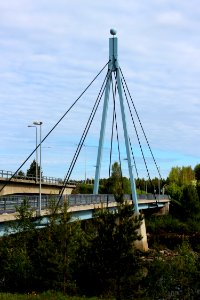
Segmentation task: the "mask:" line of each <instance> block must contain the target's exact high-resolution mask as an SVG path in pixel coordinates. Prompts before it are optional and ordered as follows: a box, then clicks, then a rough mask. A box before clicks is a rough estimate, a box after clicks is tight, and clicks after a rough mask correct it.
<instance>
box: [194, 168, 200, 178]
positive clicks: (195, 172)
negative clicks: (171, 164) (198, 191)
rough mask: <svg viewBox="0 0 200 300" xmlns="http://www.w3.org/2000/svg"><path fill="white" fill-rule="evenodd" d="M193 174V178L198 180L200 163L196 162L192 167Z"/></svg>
mask: <svg viewBox="0 0 200 300" xmlns="http://www.w3.org/2000/svg"><path fill="white" fill-rule="evenodd" d="M194 174H195V179H196V180H197V182H198V181H200V164H197V165H196V166H195V167H194Z"/></svg>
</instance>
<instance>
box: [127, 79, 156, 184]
mask: <svg viewBox="0 0 200 300" xmlns="http://www.w3.org/2000/svg"><path fill="white" fill-rule="evenodd" d="M121 83H122V87H123V90H124V94H125V97H126V101H127V104H128V108H129V112H130V115H131V119H132V122H133V126H134V128H135V133H136V136H137V140H138V143H139V147H140V151H141V153H142V157H143V160H144V163H145V167H146V171H147V174H148V177H149V179H150V174H149V170H148V167H147V162H146V159H145V156H144V152H143V149H142V144H141V142H140V138H139V134H138V131H137V128H136V125H135V121H134V119H133V114H132V111H131V107H130V103H129V101H128V97H127V93H126V90H125V86H124V83H123V81H122V80H121ZM150 180H151V179H150Z"/></svg>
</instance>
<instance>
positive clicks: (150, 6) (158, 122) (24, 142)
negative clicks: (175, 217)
mask: <svg viewBox="0 0 200 300" xmlns="http://www.w3.org/2000/svg"><path fill="white" fill-rule="evenodd" d="M196 4H197V1H179V0H175V1H164V0H163V1H161V0H153V1H151V3H150V2H149V1H140V2H139V1H136V0H135V1H126V3H125V2H123V1H114V0H111V1H96V2H95V1H93V2H91V1H89V0H87V1H84V3H83V2H82V1H80V0H75V1H73V2H71V1H64V0H58V1H56V3H55V1H51V0H48V1H47V0H43V1H39V0H34V1H33V0H29V1H25V0H19V1H14V2H13V1H11V0H7V1H1V3H0V36H1V39H0V65H1V69H0V79H1V85H0V105H1V107H2V108H3V114H2V116H1V119H0V128H1V144H2V146H1V148H0V153H1V154H2V155H5V153H8V159H7V161H6V160H5V159H4V160H3V161H1V163H2V164H3V165H4V167H5V168H7V169H9V170H13V171H14V169H15V168H16V165H17V162H20V161H21V157H23V155H24V156H25V155H27V152H28V149H30V145H31V143H30V140H32V141H33V143H32V145H34V133H33V132H31V131H30V129H28V128H27V125H28V124H29V123H30V122H31V121H33V120H34V119H40V120H42V121H43V122H44V126H43V135H45V134H46V133H47V132H48V131H49V130H50V129H51V128H52V126H53V125H54V124H55V122H57V121H58V119H59V118H60V117H61V116H62V115H63V113H64V112H65V111H66V110H67V109H68V107H69V106H70V105H71V104H72V103H73V101H74V100H75V99H76V98H77V97H78V96H79V95H80V93H81V92H82V91H83V90H84V88H85V87H86V85H87V84H88V83H89V82H90V80H92V78H93V77H94V76H95V75H96V74H97V72H98V71H99V70H100V68H101V67H102V66H103V65H104V64H105V63H106V61H107V60H108V37H109V29H110V28H111V27H116V28H117V30H118V37H119V61H120V65H121V67H122V70H123V73H124V75H125V77H126V80H127V83H128V86H129V88H130V91H131V93H132V95H133V98H134V102H135V104H136V107H137V109H138V112H139V115H140V117H141V120H142V122H143V124H144V128H145V130H146V132H147V134H148V138H149V140H150V144H151V146H152V148H153V149H155V151H156V150H157V149H159V150H160V151H165V150H166V151H167V154H166V155H169V156H170V153H172V154H173V153H174V156H173V159H172V161H171V164H170V163H169V164H168V166H167V167H166V165H164V164H163V167H164V168H165V169H166V168H170V166H171V165H173V163H174V160H176V159H179V158H178V157H179V156H180V157H181V159H180V160H179V163H181V161H182V162H183V163H185V157H187V159H188V160H191V163H193V164H194V161H196V160H198V157H199V156H198V155H199V154H198V149H199V146H200V145H199V133H198V128H199V115H200V109H199V107H200V105H199V102H200V98H199V81H200V71H199V62H200V57H199V56H200V54H199V53H200V51H199V49H200V42H199V28H200V24H199V15H200V9H199V8H198V6H197V5H196ZM104 74H105V73H104ZM103 77H104V76H101V80H99V81H98V84H96V85H94V87H92V88H91V89H90V93H87V94H86V95H85V97H84V98H83V99H82V100H80V101H79V103H78V104H77V105H76V107H75V108H74V109H73V110H72V111H71V112H70V114H69V115H68V116H67V117H66V118H65V119H64V120H63V121H62V123H61V124H60V125H59V126H58V127H57V129H56V130H55V132H53V133H52V135H51V136H50V137H49V138H48V141H47V143H50V144H52V143H55V144H57V143H58V144H59V141H60V140H63V143H64V142H67V141H74V140H75V142H77V141H78V139H79V135H80V134H81V132H82V131H83V128H84V126H85V123H86V121H87V116H88V115H89V109H91V107H92V104H93V103H94V101H95V98H96V96H97V93H98V92H97V91H98V90H99V88H100V85H101V82H102V80H103ZM111 102H112V101H111ZM110 107H112V105H110ZM109 115H112V112H111V111H109ZM100 120H101V116H100V112H99V113H98V116H97V118H96V119H95V123H94V125H93V127H92V129H93V131H92V132H91V133H90V136H89V137H88V140H89V143H92V144H93V145H94V144H95V145H97V144H98V138H99V137H98V134H99V126H100ZM128 121H130V118H129V117H128ZM109 122H110V121H109ZM109 126H110V125H109ZM120 130H121V129H120ZM106 138H107V139H108V141H109V140H110V127H109V129H108V130H107V136H106ZM107 143H109V142H107ZM16 144H17V145H16ZM15 148H16V150H15V151H14V150H13V149H15ZM12 150H13V151H14V152H15V153H18V152H19V153H20V154H17V156H16V161H14V160H13V159H11V156H13V155H14V154H13V152H12ZM65 151H66V152H67V150H66V149H65ZM18 155H19V156H18ZM189 155H190V156H189ZM93 156H94V154H91V157H92V158H93ZM19 157H20V159H19ZM199 159H200V157H199ZM18 160H19V161H18ZM83 160H84V158H82V161H83ZM50 161H51V157H49V158H48V159H46V161H44V164H45V163H46V164H47V165H48V167H45V165H44V170H46V172H49V174H46V175H49V176H54V174H51V167H50V166H49V162H50ZM57 161H58V163H59V162H60V158H59V155H58V156H57V157H54V158H52V164H55V162H57ZM94 161H95V159H94ZM161 164H162V162H161ZM188 164H189V163H188ZM6 165H7V167H6ZM161 167H162V166H161ZM45 168H46V169H45ZM0 169H1V167H0ZM58 169H59V170H61V169H62V171H63V168H62V167H61V166H59V167H58ZM91 169H92V167H91ZM52 171H53V172H57V173H58V174H59V176H61V177H62V174H61V173H62V172H61V171H60V173H59V171H57V170H55V168H53V167H52ZM91 172H92V171H91ZM55 175H56V174H55Z"/></svg>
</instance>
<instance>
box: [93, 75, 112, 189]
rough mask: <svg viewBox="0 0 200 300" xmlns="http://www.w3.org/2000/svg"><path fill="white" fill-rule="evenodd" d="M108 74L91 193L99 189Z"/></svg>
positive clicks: (108, 83) (108, 88)
mask: <svg viewBox="0 0 200 300" xmlns="http://www.w3.org/2000/svg"><path fill="white" fill-rule="evenodd" d="M108 76H109V77H108V81H107V84H106V90H105V97H104V105H103V114H102V120H101V131H100V137H99V147H98V155H97V163H96V171H95V180H94V189H93V194H98V191H99V177H100V170H101V158H102V150H103V143H104V136H105V128H106V120H107V112H108V101H109V93H110V84H111V80H112V79H111V72H109V74H108Z"/></svg>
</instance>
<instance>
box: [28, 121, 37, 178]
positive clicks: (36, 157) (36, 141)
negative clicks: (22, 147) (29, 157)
mask: <svg viewBox="0 0 200 300" xmlns="http://www.w3.org/2000/svg"><path fill="white" fill-rule="evenodd" d="M28 127H34V128H35V148H36V165H35V181H36V182H37V180H38V149H37V126H35V125H28Z"/></svg>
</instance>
